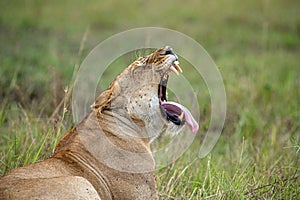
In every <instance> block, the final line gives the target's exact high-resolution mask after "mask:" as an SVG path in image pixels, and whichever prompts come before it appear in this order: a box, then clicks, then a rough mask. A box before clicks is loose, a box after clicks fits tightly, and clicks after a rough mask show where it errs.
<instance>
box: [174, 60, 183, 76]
mask: <svg viewBox="0 0 300 200" xmlns="http://www.w3.org/2000/svg"><path fill="white" fill-rule="evenodd" d="M173 65H174V67H175V68H176V69H177V71H179V72H180V73H182V69H181V68H180V67H179V62H178V60H176V61H175V62H174V63H173Z"/></svg>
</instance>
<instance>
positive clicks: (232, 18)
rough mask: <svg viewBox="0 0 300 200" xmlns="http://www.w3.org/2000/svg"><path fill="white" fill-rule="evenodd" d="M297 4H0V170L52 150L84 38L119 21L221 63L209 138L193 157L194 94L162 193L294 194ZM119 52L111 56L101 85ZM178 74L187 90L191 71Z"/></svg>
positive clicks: (297, 179) (162, 175)
mask: <svg viewBox="0 0 300 200" xmlns="http://www.w3.org/2000/svg"><path fill="white" fill-rule="evenodd" d="M177 5H178V6H177ZM179 5H180V6H179ZM299 6H300V4H299V2H298V1H293V0H291V1H283V0H274V1H272V2H271V1H269V0H264V1H258V0H254V1H243V2H241V1H237V0H229V1H186V2H185V3H184V4H183V5H182V2H181V1H177V0H176V1H169V0H166V1H163V2H152V1H148V2H142V1H135V2H133V1H129V0H125V1H122V2H109V1H107V2H106V1H105V2H103V1H101V2H100V1H99V2H98V1H91V2H89V3H83V1H76V2H74V1H63V2H61V1H49V2H40V1H34V0H28V1H22V2H21V1H1V2H0V13H1V14H0V44H1V49H0V66H1V67H0V85H1V88H0V94H1V96H0V99H1V107H0V174H1V175H3V174H4V173H5V172H7V171H9V170H11V169H13V168H16V167H20V166H23V165H26V164H29V163H34V162H37V161H41V160H43V159H45V158H47V157H49V156H50V155H51V153H52V151H53V148H54V146H55V143H56V142H57V140H58V139H59V138H60V137H62V136H63V134H64V133H65V131H67V130H68V129H69V128H70V127H71V126H72V117H71V116H72V114H71V113H72V110H71V109H70V106H69V105H68V103H69V101H67V100H68V98H67V100H64V97H65V96H68V95H67V94H66V93H65V92H64V88H66V86H68V85H71V82H72V74H73V69H74V66H76V64H78V63H80V62H81V61H82V59H83V58H84V57H85V56H86V55H87V54H88V52H89V51H90V50H91V49H92V48H93V47H94V46H96V45H97V44H98V43H99V42H100V41H102V40H103V39H105V38H107V37H109V36H110V35H112V34H114V33H118V32H120V31H124V30H127V29H130V28H135V27H143V26H161V27H167V28H171V29H175V30H178V31H180V32H183V33H185V34H187V35H189V36H191V37H192V38H194V39H195V40H197V41H198V42H199V43H200V44H202V45H203V46H204V48H205V49H206V50H207V51H208V53H209V54H210V55H211V56H212V58H213V59H214V61H215V62H216V64H217V65H218V66H219V68H220V72H221V74H222V76H223V79H224V83H225V88H226V93H227V102H228V103H227V118H226V122H225V126H224V129H223V133H222V135H221V137H220V139H219V141H218V143H217V145H216V146H215V148H214V150H213V151H212V152H211V153H210V154H209V156H207V157H205V158H204V159H199V158H197V157H196V156H195V155H196V153H197V150H198V147H199V144H200V143H201V133H203V132H204V131H205V130H206V129H207V124H208V123H209V118H210V116H209V112H210V103H209V98H208V97H207V96H205V95H203V94H202V93H201V94H198V99H199V105H200V109H201V110H200V112H201V121H200V127H201V130H200V134H199V135H198V136H197V137H196V139H195V141H194V143H193V144H192V145H191V147H190V148H189V149H188V151H187V152H185V154H184V155H183V156H182V157H180V158H179V159H178V160H177V161H176V162H174V163H172V164H171V165H169V166H168V167H166V168H163V169H161V170H159V171H157V172H156V175H157V186H158V190H159V195H160V197H161V199H251V198H252V199H299V198H300V196H299V194H300V187H299V185H300V173H299V169H300V168H299V151H300V150H299V149H300V120H299V119H300V118H299V113H300V92H299V91H298V90H299V88H300V78H299V74H300V67H299V64H300V62H299V52H300V48H299V47H300V37H299V35H300V34H299V33H300V17H299V14H298V10H299V9H298V8H299ZM88 27H89V30H90V31H89V34H88V35H86V36H85V37H86V40H85V42H84V47H83V46H82V45H81V41H82V37H83V35H85V32H86V30H87V29H88ZM170 45H172V44H170ZM78 52H80V55H78ZM130 60H132V58H129V59H124V60H121V61H116V62H115V63H114V66H117V67H110V68H109V69H108V71H106V73H105V77H104V80H103V84H104V85H105V84H108V82H109V81H110V80H112V78H113V77H114V76H115V75H116V74H117V73H118V72H119V71H120V70H122V68H124V67H125V66H126V65H128V64H129V62H130ZM182 67H183V68H184V66H182ZM185 72H186V73H185V75H186V77H189V80H190V81H191V83H193V84H194V85H195V87H197V85H198V84H199V82H198V81H199V77H195V76H193V73H192V72H190V73H189V72H188V70H185ZM199 87H200V86H199ZM204 94H205V93H204ZM60 102H63V103H60ZM195 158H196V159H195Z"/></svg>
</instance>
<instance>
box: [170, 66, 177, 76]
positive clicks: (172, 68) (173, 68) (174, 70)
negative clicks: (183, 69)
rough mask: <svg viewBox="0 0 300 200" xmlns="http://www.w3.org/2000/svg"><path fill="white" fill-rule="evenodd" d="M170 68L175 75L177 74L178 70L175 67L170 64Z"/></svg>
mask: <svg viewBox="0 0 300 200" xmlns="http://www.w3.org/2000/svg"><path fill="white" fill-rule="evenodd" d="M170 70H171V71H173V72H174V73H175V74H176V75H177V76H178V75H179V72H178V71H177V70H176V69H175V67H174V66H173V65H171V67H170Z"/></svg>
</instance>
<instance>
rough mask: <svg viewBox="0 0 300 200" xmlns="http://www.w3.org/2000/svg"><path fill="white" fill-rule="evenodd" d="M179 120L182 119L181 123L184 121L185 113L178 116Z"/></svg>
mask: <svg viewBox="0 0 300 200" xmlns="http://www.w3.org/2000/svg"><path fill="white" fill-rule="evenodd" d="M178 118H179V119H180V121H182V120H183V119H184V112H182V113H181V114H180V115H179V116H178Z"/></svg>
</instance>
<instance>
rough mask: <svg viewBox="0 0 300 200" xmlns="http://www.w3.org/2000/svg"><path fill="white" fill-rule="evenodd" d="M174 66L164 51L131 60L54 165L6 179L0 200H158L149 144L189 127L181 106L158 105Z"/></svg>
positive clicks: (0, 184) (0, 183) (30, 168)
mask: <svg viewBox="0 0 300 200" xmlns="http://www.w3.org/2000/svg"><path fill="white" fill-rule="evenodd" d="M174 61H177V56H176V55H175V54H174V53H173V51H172V49H171V48H169V47H165V48H163V49H158V50H157V51H155V52H154V53H152V54H150V55H149V56H147V57H144V58H139V59H138V60H137V61H135V62H133V63H132V64H131V65H130V66H129V67H128V68H126V69H125V70H124V71H123V72H122V73H121V74H120V75H119V76H118V77H117V78H116V79H115V80H114V81H113V82H112V83H111V85H110V86H109V88H108V89H107V90H105V91H104V92H102V93H101V94H100V96H99V97H98V98H97V99H96V101H95V103H94V104H93V110H92V111H91V113H90V114H89V115H88V116H86V117H85V118H84V119H83V120H82V121H81V122H80V123H79V124H77V125H76V126H75V127H74V128H73V129H72V130H71V131H69V132H68V133H67V134H66V135H65V136H64V137H63V138H62V139H61V141H60V142H59V143H58V145H57V147H56V149H55V152H54V154H53V155H52V156H51V157H50V158H49V159H47V160H45V161H42V162H40V163H36V164H32V165H28V166H26V167H23V168H19V169H15V170H13V171H11V172H9V173H8V174H6V175H5V176H4V177H2V178H1V180H0V198H1V199H103V200H109V199H144V200H151V199H157V198H158V197H157V192H156V183H155V177H154V174H153V171H154V169H155V164H154V160H153V157H152V154H151V151H150V147H149V143H150V140H152V139H153V138H155V137H157V136H158V135H159V134H160V133H161V132H163V131H164V130H166V129H167V128H170V129H171V130H175V129H177V128H178V129H179V128H180V127H182V124H183V123H181V122H182V121H184V117H183V116H184V114H183V112H182V113H180V112H178V110H180V108H179V107H176V104H172V103H169V104H164V105H161V104H162V103H161V102H163V101H166V94H165V93H166V91H165V89H166V85H162V84H161V83H166V81H167V77H168V72H169V71H170V68H171V67H172V70H173V71H174V70H175V68H174V67H176V68H177V69H179V70H180V71H181V69H180V67H179V66H177V65H174ZM171 107H173V108H174V107H175V108H177V109H176V110H177V112H171V111H170V110H172V109H168V108H171ZM162 113H164V114H162ZM185 113H186V114H189V113H188V112H186V111H185ZM189 118H191V117H189ZM174 122H176V123H174ZM188 122H189V121H188ZM190 124H191V123H190Z"/></svg>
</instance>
